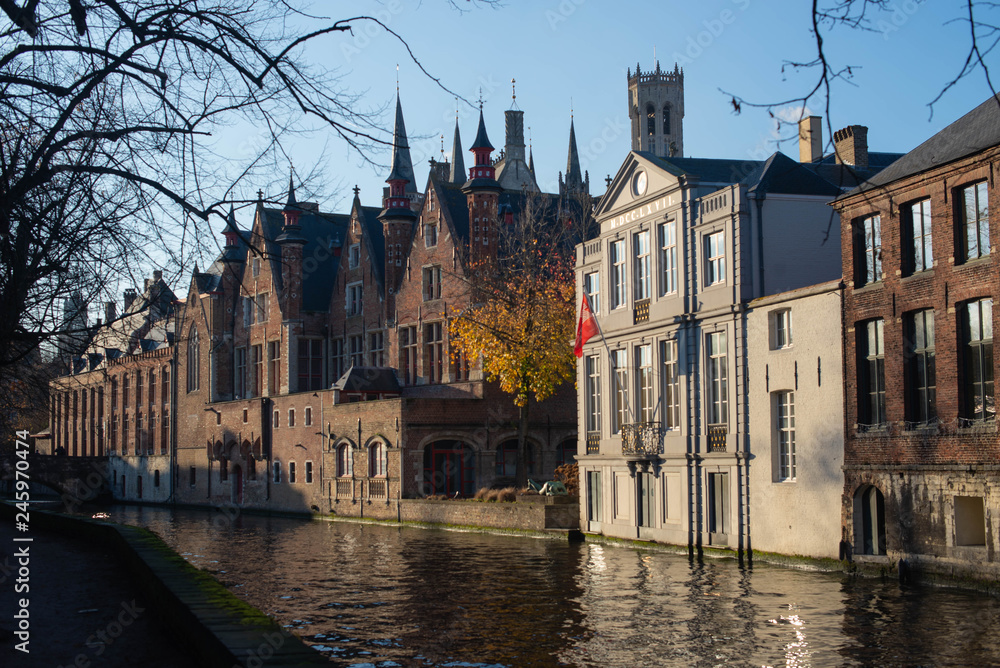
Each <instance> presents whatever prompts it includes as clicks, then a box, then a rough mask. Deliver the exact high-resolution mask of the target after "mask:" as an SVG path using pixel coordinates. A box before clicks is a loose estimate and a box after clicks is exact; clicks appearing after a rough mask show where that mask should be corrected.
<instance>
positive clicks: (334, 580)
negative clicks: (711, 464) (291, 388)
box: [109, 506, 1000, 668]
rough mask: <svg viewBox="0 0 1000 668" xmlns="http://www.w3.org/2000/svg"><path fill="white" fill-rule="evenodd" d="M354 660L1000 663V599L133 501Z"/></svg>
mask: <svg viewBox="0 0 1000 668" xmlns="http://www.w3.org/2000/svg"><path fill="white" fill-rule="evenodd" d="M109 512H110V514H111V519H112V520H114V521H118V522H124V523H128V524H135V525H139V526H144V527H147V528H149V529H151V530H153V531H155V532H156V533H157V534H159V535H160V536H161V537H163V539H164V540H165V541H166V542H167V543H169V544H170V545H171V546H172V547H173V548H174V549H176V550H177V551H178V552H180V553H181V554H182V555H183V556H184V557H185V558H186V559H187V560H188V561H189V562H191V563H192V564H194V565H195V566H197V567H199V568H202V569H205V570H208V571H210V572H212V573H214V574H216V576H217V577H218V578H219V579H220V580H221V581H222V582H223V583H224V584H225V585H226V586H227V587H229V589H230V590H231V591H232V592H234V593H235V594H236V595H237V596H240V597H241V598H243V599H245V600H246V601H247V602H249V603H250V604H252V605H253V606H255V607H257V608H259V609H261V610H263V611H265V612H266V613H268V614H270V615H272V616H274V617H275V618H276V619H278V621H279V622H280V623H281V624H283V625H286V626H287V627H288V628H290V629H292V630H294V631H295V632H296V633H297V634H298V635H300V636H301V637H302V638H303V639H304V640H305V641H306V642H308V643H309V644H311V645H312V646H313V647H314V648H315V649H316V650H317V651H319V652H322V653H323V654H325V655H327V656H329V657H331V659H333V660H335V661H336V663H337V664H338V665H344V664H353V665H356V666H363V667H366V668H372V667H378V668H387V667H389V666H394V667H395V666H406V667H409V666H448V667H450V666H459V667H464V668H473V667H475V668H494V667H497V668H498V667H501V666H511V667H517V668H520V667H522V666H596V667H602V668H603V667H605V666H630V667H631V666H641V667H646V666H785V667H793V666H794V667H804V666H988V665H1000V600H998V599H996V598H993V597H990V596H987V595H983V594H976V593H970V592H963V591H959V590H953V589H945V588H933V587H917V586H900V585H899V584H898V583H896V582H894V581H881V580H871V579H854V578H847V577H843V576H840V575H832V574H825V573H814V572H805V571H798V570H790V569H783V568H778V567H772V566H768V565H759V564H758V565H755V566H754V567H753V568H752V569H745V568H740V567H739V565H738V564H737V563H735V562H734V561H729V560H707V561H705V562H704V563H692V562H691V561H689V560H688V559H687V558H685V557H683V556H677V555H673V554H666V553H663V552H659V551H647V550H641V549H634V548H629V547H618V546H607V545H599V544H595V543H566V542H562V541H551V540H539V539H530V538H514V537H504V536H490V535H480V534H472V533H458V532H450V531H439V530H427V529H414V528H397V527H391V526H381V525H362V524H351V523H343V522H320V521H308V520H297V519H286V518H269V517H258V516H236V513H235V512H234V511H233V510H219V511H215V512H213V511H185V510H177V511H172V510H169V509H160V508H148V507H145V508H135V507H124V506H116V507H113V508H112V509H111V510H110V511H109Z"/></svg>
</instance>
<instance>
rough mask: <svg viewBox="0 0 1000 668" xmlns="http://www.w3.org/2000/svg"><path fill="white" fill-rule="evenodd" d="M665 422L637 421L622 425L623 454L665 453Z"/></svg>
mask: <svg viewBox="0 0 1000 668" xmlns="http://www.w3.org/2000/svg"><path fill="white" fill-rule="evenodd" d="M663 434H664V430H663V423H662V422H635V423H633V424H623V425H622V454H623V455H661V454H663Z"/></svg>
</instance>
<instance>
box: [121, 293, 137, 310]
mask: <svg viewBox="0 0 1000 668" xmlns="http://www.w3.org/2000/svg"><path fill="white" fill-rule="evenodd" d="M134 301H135V290H133V289H132V288H129V289H128V290H126V291H125V307H124V308H123V309H122V313H124V312H125V311H128V308H129V307H130V306H131V305H132V302H134Z"/></svg>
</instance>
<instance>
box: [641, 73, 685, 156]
mask: <svg viewBox="0 0 1000 668" xmlns="http://www.w3.org/2000/svg"><path fill="white" fill-rule="evenodd" d="M628 115H629V119H631V121H632V150H633V151H648V152H650V153H653V154H654V155H657V156H659V157H661V158H669V157H678V158H679V157H683V156H684V72H683V70H681V69H680V68H679V67H678V66H677V65H676V64H675V65H674V71H673V72H669V71H667V70H661V69H660V63H659V61H657V63H656V68H655V69H654V70H653V71H646V72H643V71H642V70H641V68H640V67H639V64H638V63H636V66H635V72H632V71H631V70H629V71H628Z"/></svg>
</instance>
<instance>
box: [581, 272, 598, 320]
mask: <svg viewBox="0 0 1000 668" xmlns="http://www.w3.org/2000/svg"><path fill="white" fill-rule="evenodd" d="M583 291H584V292H585V293H586V294H587V299H589V300H590V310H591V312H592V313H595V314H596V313H600V312H601V274H600V273H599V272H596V271H592V272H590V273H589V274H585V275H584V277H583Z"/></svg>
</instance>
